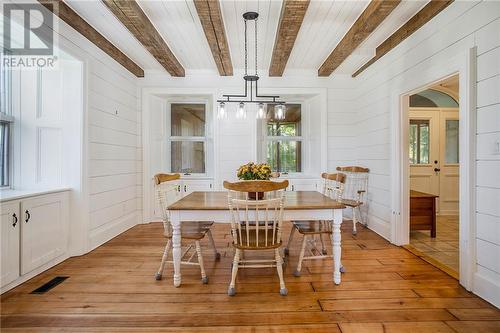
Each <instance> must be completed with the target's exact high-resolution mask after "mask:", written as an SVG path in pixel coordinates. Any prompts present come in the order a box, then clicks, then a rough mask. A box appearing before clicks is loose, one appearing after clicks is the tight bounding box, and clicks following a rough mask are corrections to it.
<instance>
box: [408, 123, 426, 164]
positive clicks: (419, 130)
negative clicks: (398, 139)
mask: <svg viewBox="0 0 500 333" xmlns="http://www.w3.org/2000/svg"><path fill="white" fill-rule="evenodd" d="M429 134H430V133H429V120H420V119H411V120H410V147H409V148H410V149H409V152H410V164H429V143H430V137H429Z"/></svg>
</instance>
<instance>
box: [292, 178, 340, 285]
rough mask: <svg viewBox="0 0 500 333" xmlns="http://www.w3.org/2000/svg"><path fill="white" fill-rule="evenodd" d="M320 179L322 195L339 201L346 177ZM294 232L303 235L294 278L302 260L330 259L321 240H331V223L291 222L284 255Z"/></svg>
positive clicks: (298, 271) (313, 221)
mask: <svg viewBox="0 0 500 333" xmlns="http://www.w3.org/2000/svg"><path fill="white" fill-rule="evenodd" d="M321 178H323V194H324V195H326V196H328V197H330V198H332V199H334V200H336V201H341V199H342V192H343V190H344V183H345V179H346V176H345V175H344V174H342V173H322V174H321ZM295 231H298V232H299V233H300V234H302V235H303V237H302V245H301V247H300V254H299V262H298V263H297V269H296V270H295V271H294V273H293V274H294V275H295V276H300V271H301V269H302V262H303V261H304V260H312V259H324V258H331V257H332V255H333V253H332V254H331V255H328V251H327V250H326V247H325V242H324V239H323V236H324V235H328V236H329V237H330V239H331V237H332V235H333V233H332V221H325V220H312V221H311V220H305V221H292V230H291V231H290V236H289V238H288V244H287V247H286V248H285V251H284V252H285V254H286V255H288V254H289V248H290V245H291V243H292V240H293V235H294V233H295ZM318 240H319V242H320V243H321V251H320V250H319V248H318V244H317V242H318ZM306 251H308V252H309V254H310V255H308V256H306ZM341 271H343V268H341Z"/></svg>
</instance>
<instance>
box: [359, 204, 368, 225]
mask: <svg viewBox="0 0 500 333" xmlns="http://www.w3.org/2000/svg"><path fill="white" fill-rule="evenodd" d="M357 208H358V212H359V222H361V225H362V226H363V227H365V228H366V227H367V224H366V220H365V218H364V217H363V212H361V206H358V207H357Z"/></svg>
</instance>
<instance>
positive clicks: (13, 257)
mask: <svg viewBox="0 0 500 333" xmlns="http://www.w3.org/2000/svg"><path fill="white" fill-rule="evenodd" d="M0 212H1V214H0V223H1V224H2V226H1V231H2V234H1V240H0V241H1V250H2V253H1V258H0V259H1V261H2V263H1V269H2V270H1V274H0V284H1V286H2V287H3V286H5V285H7V284H9V283H10V282H12V281H14V280H15V279H17V278H18V277H19V239H20V237H21V233H20V232H19V230H20V227H21V218H20V216H19V201H15V202H7V203H3V204H1V208H0Z"/></svg>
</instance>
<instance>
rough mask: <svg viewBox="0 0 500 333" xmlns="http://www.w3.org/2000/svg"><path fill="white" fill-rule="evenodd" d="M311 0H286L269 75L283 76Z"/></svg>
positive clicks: (282, 8) (282, 9)
mask: <svg viewBox="0 0 500 333" xmlns="http://www.w3.org/2000/svg"><path fill="white" fill-rule="evenodd" d="M309 2H310V1H309V0H295V1H294V0H284V1H283V5H282V7H281V14H280V20H279V23H278V32H277V33H276V40H275V42H274V49H273V55H272V58H271V66H270V67H269V76H282V75H283V72H284V71H285V67H286V63H287V62H288V58H289V57H290V53H292V49H293V45H294V44H295V40H296V39H297V35H298V34H299V30H300V26H301V25H302V21H304V16H305V15H306V11H307V8H308V7H309Z"/></svg>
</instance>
